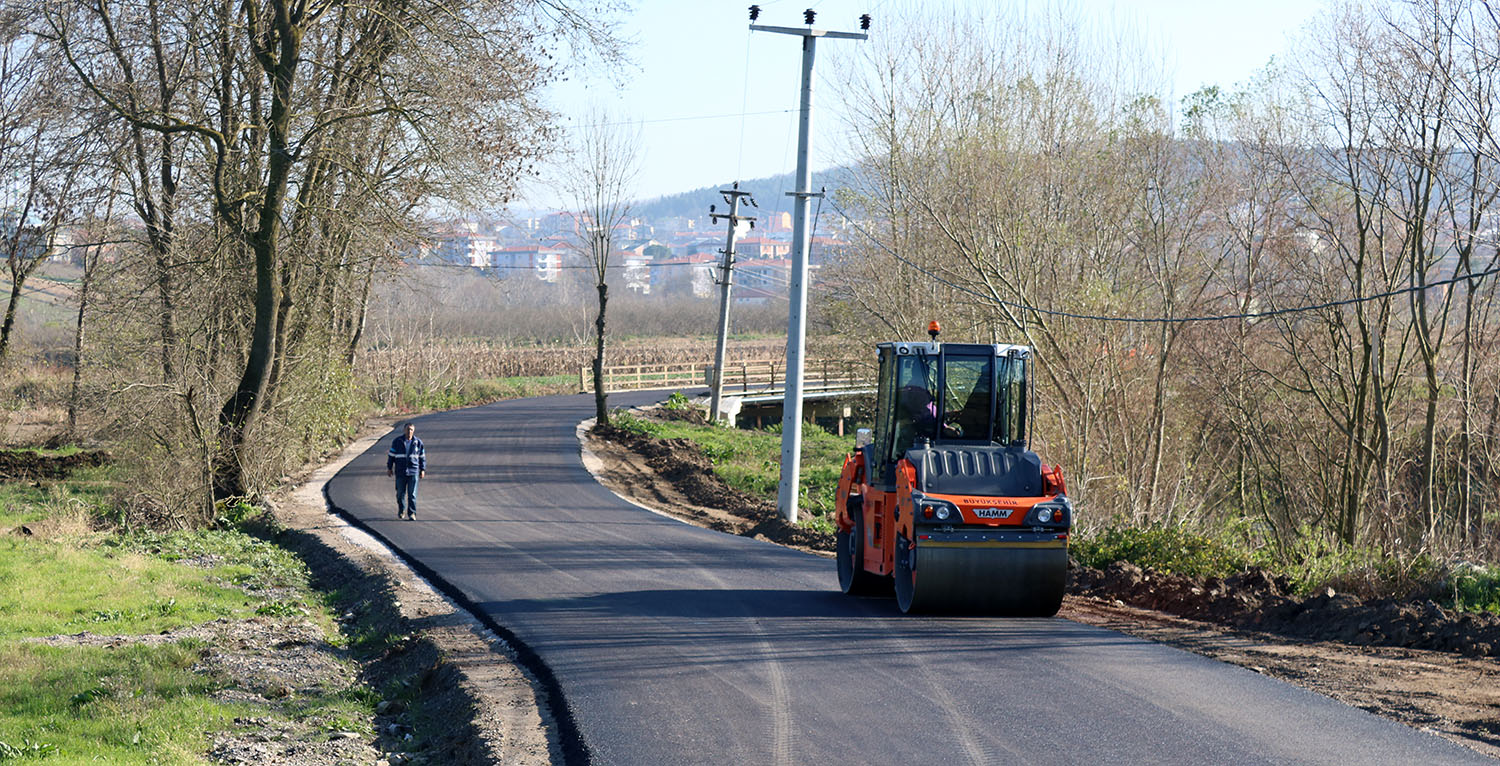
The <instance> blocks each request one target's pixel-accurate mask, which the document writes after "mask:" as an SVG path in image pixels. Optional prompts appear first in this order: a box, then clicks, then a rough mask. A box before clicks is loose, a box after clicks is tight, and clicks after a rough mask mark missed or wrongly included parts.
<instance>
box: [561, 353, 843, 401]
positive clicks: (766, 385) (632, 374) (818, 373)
mask: <svg viewBox="0 0 1500 766" xmlns="http://www.w3.org/2000/svg"><path fill="white" fill-rule="evenodd" d="M713 373H714V368H713V365H711V364H698V363H692V362H685V363H678V364H630V365H619V366H612V367H605V368H604V390H605V391H606V392H613V391H637V390H640V389H647V388H672V387H674V386H680V387H696V386H709V385H712V383H713ZM802 377H803V389H804V390H807V391H813V390H822V389H826V388H847V387H851V386H858V385H860V384H864V383H868V382H869V379H868V378H867V377H866V375H865V372H864V370H862V369H861V368H860V365H859V364H858V363H856V362H854V361H852V360H847V359H809V360H808V361H807V362H806V363H805V364H804V365H803V369H802ZM785 387H786V361H785V360H783V359H760V360H747V361H743V362H730V363H728V364H725V365H724V390H725V392H726V393H729V392H733V393H746V392H765V391H772V390H781V389H784V388H785ZM578 389H579V390H580V391H583V392H585V393H588V392H592V391H593V390H594V371H593V368H591V367H580V368H579V369H578Z"/></svg>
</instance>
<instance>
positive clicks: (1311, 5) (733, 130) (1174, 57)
mask: <svg viewBox="0 0 1500 766" xmlns="http://www.w3.org/2000/svg"><path fill="white" fill-rule="evenodd" d="M904 4H906V2H905V0H859V1H856V0H771V1H770V2H760V3H759V5H760V6H761V8H762V13H761V17H760V20H759V21H758V22H757V23H758V24H767V25H774V26H789V27H796V26H802V25H803V24H802V11H803V9H804V8H809V7H811V8H813V9H814V10H816V11H817V12H818V17H817V22H816V23H815V25H814V26H816V27H818V28H821V29H830V30H841V31H856V30H858V28H859V23H858V17H859V15H860V14H861V13H869V14H871V16H873V17H874V24H873V26H872V27H871V30H870V34H871V35H872V36H874V35H879V34H881V30H882V28H881V24H882V22H883V21H889V20H890V19H889V16H890V14H891V13H892V12H893V11H894V10H896V9H897V8H899V7H902V6H903V5H904ZM966 4H968V5H972V6H973V7H976V8H978V7H987V8H997V7H1002V8H1006V7H1008V8H1011V9H1012V10H1014V9H1015V8H1020V9H1023V10H1027V11H1031V12H1035V11H1037V10H1038V9H1040V8H1045V7H1053V6H1056V5H1058V4H1059V3H1057V2H1036V1H1035V0H1033V1H1032V2H1029V3H1009V4H1007V0H969V1H968V2H967V3H966V2H964V1H963V0H953V1H952V2H946V3H941V2H940V3H933V2H928V3H925V4H923V5H922V7H923V8H933V7H947V8H952V7H955V6H957V7H961V6H964V5H966ZM635 5H636V9H635V11H634V13H632V14H631V15H630V16H629V17H628V18H627V19H626V20H625V34H626V36H628V37H631V38H634V40H635V41H636V45H635V46H634V49H633V58H634V59H635V62H636V64H637V67H635V68H632V69H631V70H630V71H627V72H625V73H623V75H622V77H623V78H624V80H625V82H624V84H623V87H617V86H616V85H615V84H613V83H611V82H609V81H608V80H607V79H604V78H601V77H597V76H594V77H589V76H584V77H579V78H575V79H574V80H572V81H569V82H566V83H562V84H560V85H559V86H557V87H554V88H553V89H552V90H551V95H550V100H549V102H550V105H551V106H552V107H553V108H554V109H556V110H558V111H559V112H561V113H562V114H564V115H566V116H568V118H569V119H570V121H576V120H577V119H578V118H580V117H581V116H582V115H583V114H584V113H585V111H586V110H587V109H588V107H589V105H590V103H595V104H597V105H599V106H601V107H603V108H605V109H607V110H609V111H611V112H613V113H616V114H620V115H623V116H627V117H629V118H630V119H633V120H636V121H640V122H641V126H642V139H643V144H644V150H645V158H644V163H643V172H642V174H641V177H640V180H639V184H638V190H639V196H640V198H641V199H650V198H653V197H657V196H661V195H665V194H672V193H676V192H680V191H686V190H688V189H692V188H696V187H700V186H705V185H709V184H719V183H725V182H728V181H733V180H736V179H747V178H758V177H764V176H770V175H775V174H777V173H783V172H790V171H792V170H794V169H795V167H796V148H797V132H796V117H797V115H796V108H797V98H798V89H799V88H800V84H801V47H800V40H801V38H800V37H794V36H791V35H781V34H771V33H766V32H753V33H752V32H750V31H749V29H748V26H749V17H748V13H747V8H748V7H749V5H750V2H748V1H747V0H734V1H733V2H729V1H728V0H636V2H635ZM1061 6H1062V7H1063V8H1064V9H1065V10H1072V11H1073V12H1074V13H1075V14H1076V15H1077V16H1078V17H1080V18H1086V19H1089V20H1091V21H1092V22H1093V23H1094V24H1097V25H1099V26H1101V27H1105V28H1113V27H1124V28H1127V29H1128V30H1130V31H1131V32H1133V33H1134V34H1135V35H1137V36H1139V37H1141V38H1142V39H1143V41H1144V42H1145V43H1147V44H1149V45H1151V46H1152V47H1153V48H1154V49H1156V50H1160V51H1161V56H1162V64H1163V65H1164V66H1165V67H1166V71H1167V72H1169V73H1175V78H1174V86H1173V89H1174V91H1175V95H1177V96H1181V95H1183V94H1187V93H1191V92H1193V91H1195V90H1197V89H1198V88H1200V87H1201V86H1203V85H1205V84H1217V85H1220V86H1225V87H1228V86H1232V85H1233V84H1235V83H1236V82H1242V81H1244V80H1246V79H1247V78H1248V77H1249V76H1250V75H1251V74H1252V73H1253V72H1254V71H1255V70H1256V69H1258V68H1260V67H1262V66H1264V65H1265V64H1266V62H1267V61H1268V60H1269V59H1270V58H1271V57H1272V56H1273V55H1278V54H1281V53H1282V52H1283V51H1284V49H1285V47H1286V43H1287V39H1288V37H1289V36H1290V35H1293V34H1295V33H1296V32H1297V30H1298V29H1299V28H1300V27H1301V26H1302V25H1303V24H1305V23H1306V22H1307V21H1309V20H1310V19H1311V18H1312V17H1313V15H1314V14H1315V13H1316V12H1317V10H1318V9H1319V7H1320V6H1321V3H1320V2H1318V1H1317V0H1260V1H1259V2H1254V3H1225V2H1217V1H1215V0H1072V2H1068V1H1067V0H1062V2H1061ZM929 12H931V11H929ZM949 12H950V13H951V12H952V11H949ZM866 44H868V43H863V42H858V41H852V40H827V39H824V40H820V41H819V42H818V48H817V52H818V53H817V79H816V80H815V84H814V119H813V153H812V158H813V159H812V164H813V167H814V169H818V168H822V167H827V166H829V165H832V164H834V163H835V162H837V161H838V160H839V159H840V158H838V157H836V156H833V155H834V154H835V153H836V148H837V147H836V146H835V144H836V143H837V140H836V136H835V135H834V133H833V131H836V130H837V128H838V123H837V115H836V114H835V113H834V111H833V110H836V109H837V107H838V99H837V98H836V97H835V96H836V94H835V93H833V92H832V87H833V83H832V82H831V81H830V80H829V79H828V76H829V75H830V74H831V73H832V71H833V63H834V59H835V57H837V56H841V55H848V53H849V51H847V50H845V51H839V50H836V49H840V48H849V47H852V46H857V45H866ZM523 196H524V199H523V200H522V204H527V203H530V204H535V205H538V206H547V205H555V204H556V201H555V197H554V195H553V194H552V193H550V192H549V191H548V190H547V189H546V188H545V186H538V187H536V188H532V189H530V190H527V191H526V192H524V194H523Z"/></svg>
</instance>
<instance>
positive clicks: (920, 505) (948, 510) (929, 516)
mask: <svg viewBox="0 0 1500 766" xmlns="http://www.w3.org/2000/svg"><path fill="white" fill-rule="evenodd" d="M911 500H912V508H913V509H915V511H916V514H917V521H926V522H929V523H938V522H944V523H949V524H952V523H954V522H956V521H959V520H961V519H962V518H963V517H962V516H961V515H960V514H959V512H958V506H956V505H954V504H952V503H950V502H948V501H947V500H937V499H935V498H930V497H927V496H926V495H924V494H922V493H920V492H913V493H912V495H911Z"/></svg>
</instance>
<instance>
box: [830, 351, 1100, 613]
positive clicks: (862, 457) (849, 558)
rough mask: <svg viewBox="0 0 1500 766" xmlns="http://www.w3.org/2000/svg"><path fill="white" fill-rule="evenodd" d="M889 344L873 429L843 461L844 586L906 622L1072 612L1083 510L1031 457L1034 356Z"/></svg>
mask: <svg viewBox="0 0 1500 766" xmlns="http://www.w3.org/2000/svg"><path fill="white" fill-rule="evenodd" d="M939 329H940V328H939V327H938V325H937V323H936V322H933V323H932V325H930V326H929V328H928V332H929V333H930V335H931V337H932V340H931V342H925V343H924V342H915V343H902V342H895V343H881V344H879V345H878V346H877V349H878V350H879V359H880V372H879V393H878V394H877V398H876V411H875V423H874V428H873V429H860V430H859V431H858V432H857V433H856V436H855V451H854V452H853V453H852V454H850V455H849V456H848V457H847V458H846V459H845V460H844V470H843V474H842V475H841V476H840V478H839V485H838V502H837V504H836V505H837V521H836V524H837V538H838V575H839V587H840V588H841V589H842V590H843V591H844V592H845V593H848V594H851V595H876V594H882V593H886V594H888V593H890V591H891V590H892V589H893V588H894V590H895V593H896V603H897V605H898V606H899V607H900V608H901V611H903V612H908V613H910V612H957V613H978V614H995V615H1016V616H1023V615H1024V616H1048V615H1053V614H1056V613H1057V610H1058V607H1059V606H1061V604H1062V597H1063V589H1064V586H1065V583H1066V580H1067V571H1068V531H1069V530H1070V529H1071V528H1072V523H1073V506H1072V503H1070V502H1069V500H1068V496H1067V488H1066V486H1065V484H1064V482H1063V476H1062V470H1061V469H1060V468H1059V467H1057V466H1045V465H1043V464H1042V462H1041V459H1040V458H1039V457H1038V456H1037V454H1036V453H1035V452H1032V451H1031V449H1030V442H1029V439H1028V427H1029V425H1030V420H1031V417H1030V416H1031V401H1032V390H1031V363H1032V351H1031V349H1030V348H1029V347H1026V346H1018V345H1007V344H995V345H986V344H975V343H939V342H938V340H937V336H938V332H939Z"/></svg>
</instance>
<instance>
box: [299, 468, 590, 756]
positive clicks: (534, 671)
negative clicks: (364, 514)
mask: <svg viewBox="0 0 1500 766" xmlns="http://www.w3.org/2000/svg"><path fill="white" fill-rule="evenodd" d="M334 475H335V476H337V474H334ZM332 478H333V477H330V479H329V480H332ZM321 491H322V494H323V502H324V503H325V504H326V505H327V507H328V512H329V513H330V514H333V515H335V516H337V517H338V518H339V519H340V520H342V521H343V522H344V523H345V524H348V525H349V526H351V527H353V528H354V529H357V530H359V531H361V532H363V533H364V534H366V535H368V536H369V537H370V538H371V539H372V540H374V541H376V542H378V543H379V544H380V545H381V546H382V547H384V548H385V549H386V550H387V551H389V552H390V554H391V555H392V556H394V557H395V558H396V559H398V560H399V561H401V563H403V564H404V565H405V566H407V567H408V568H410V569H411V570H412V571H413V572H415V573H416V574H417V575H418V576H419V577H421V578H422V579H423V580H424V581H426V582H427V584H428V585H429V586H431V587H432V588H433V589H434V590H436V591H437V592H438V593H440V594H442V595H443V596H444V597H446V598H448V599H449V600H451V601H452V602H453V603H454V605H455V606H456V607H457V608H459V609H461V610H463V611H464V612H465V613H467V614H468V615H469V616H470V617H471V618H472V619H474V620H475V621H476V622H478V623H479V624H480V625H483V626H484V627H485V628H487V629H489V630H490V631H491V632H493V633H494V634H495V636H496V637H497V638H498V640H500V641H501V642H503V643H504V644H505V645H506V646H508V647H510V649H511V651H512V652H513V653H514V657H515V660H516V662H517V663H518V664H520V666H521V667H522V669H523V670H525V671H526V672H527V673H529V674H530V675H531V677H532V678H533V679H535V683H536V686H537V688H538V691H539V692H540V694H539V695H538V696H539V697H540V698H541V700H540V702H541V704H542V706H543V707H544V708H545V711H546V713H547V715H548V716H550V719H551V721H552V725H553V726H554V727H556V731H557V740H558V745H559V748H560V749H561V750H562V756H563V763H564V764H568V765H569V766H572V765H574V764H578V765H582V764H588V763H590V762H591V761H592V755H591V753H590V751H589V747H588V743H587V742H585V741H584V740H583V734H582V732H580V731H579V729H578V723H577V721H576V720H575V719H574V717H573V710H572V707H571V706H570V705H569V704H568V701H567V698H566V696H564V695H563V691H562V684H561V683H560V682H559V681H558V680H557V676H555V675H553V673H552V669H551V668H550V667H548V666H547V663H546V661H544V660H543V659H542V657H541V655H539V654H537V652H536V650H534V649H532V648H531V647H530V646H528V645H527V644H526V642H525V641H523V640H521V638H520V637H519V636H517V635H516V634H515V633H514V632H512V631H511V630H510V629H508V628H506V627H505V626H504V625H501V624H500V623H499V622H497V621H496V620H494V619H493V618H492V617H490V616H489V615H487V614H485V613H484V611H483V610H482V609H480V608H479V607H478V605H477V604H475V603H474V602H473V600H471V599H470V598H469V597H468V596H467V595H465V594H464V592H463V591H462V590H460V589H459V588H457V587H455V586H454V585H453V584H452V583H449V582H448V581H447V580H444V579H443V578H442V577H441V576H440V575H438V573H437V572H436V571H435V570H433V569H432V568H431V567H429V566H427V565H426V564H423V563H422V562H421V561H419V560H418V559H416V558H413V557H412V556H410V555H408V554H407V553H406V551H404V550H402V549H401V548H400V547H398V546H397V545H396V544H395V543H393V542H392V541H391V540H390V539H389V538H387V537H385V536H384V535H382V534H381V533H380V532H378V531H376V530H375V528H374V527H371V526H370V525H368V524H366V523H365V522H364V521H363V520H361V519H360V518H359V517H357V516H355V515H354V514H352V513H350V512H348V511H347V510H345V509H344V508H341V507H339V505H338V504H337V503H335V502H334V501H333V498H332V497H330V496H329V494H328V481H324V482H323V486H322V488H321ZM544 720H546V718H545V717H544Z"/></svg>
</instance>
